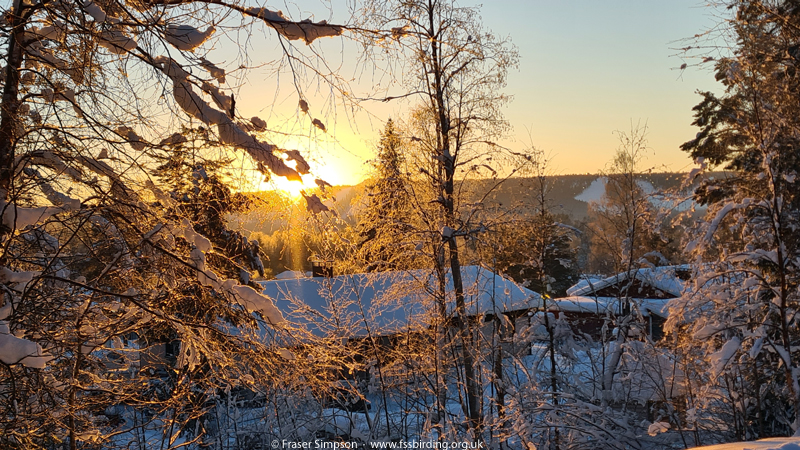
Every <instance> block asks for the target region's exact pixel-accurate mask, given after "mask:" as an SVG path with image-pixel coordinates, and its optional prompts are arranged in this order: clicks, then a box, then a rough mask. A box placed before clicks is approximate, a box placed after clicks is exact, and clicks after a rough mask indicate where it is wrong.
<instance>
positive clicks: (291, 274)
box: [275, 270, 311, 280]
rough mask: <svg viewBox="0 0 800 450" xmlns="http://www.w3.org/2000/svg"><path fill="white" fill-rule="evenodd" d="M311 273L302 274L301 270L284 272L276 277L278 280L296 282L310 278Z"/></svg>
mask: <svg viewBox="0 0 800 450" xmlns="http://www.w3.org/2000/svg"><path fill="white" fill-rule="evenodd" d="M310 276H311V272H301V271H299V270H284V271H283V272H281V273H279V274H277V275H275V279H276V280H294V279H296V278H306V277H310Z"/></svg>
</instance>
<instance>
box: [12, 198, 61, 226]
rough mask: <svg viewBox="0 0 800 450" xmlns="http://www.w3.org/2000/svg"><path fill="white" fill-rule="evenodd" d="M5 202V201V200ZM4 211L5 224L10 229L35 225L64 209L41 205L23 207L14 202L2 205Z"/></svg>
mask: <svg viewBox="0 0 800 450" xmlns="http://www.w3.org/2000/svg"><path fill="white" fill-rule="evenodd" d="M3 203H4V202H3ZM0 208H2V209H4V211H3V225H5V226H7V227H8V228H10V229H12V230H13V229H17V230H22V229H24V228H26V227H28V226H29V225H34V224H37V223H39V222H42V221H44V220H47V219H48V218H50V216H52V215H54V214H58V213H60V212H62V211H64V210H63V209H62V208H57V207H53V206H40V207H38V208H23V207H20V206H17V205H14V204H11V205H0Z"/></svg>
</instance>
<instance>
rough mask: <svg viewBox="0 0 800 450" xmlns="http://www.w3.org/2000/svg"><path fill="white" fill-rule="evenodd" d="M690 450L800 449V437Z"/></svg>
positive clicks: (732, 443) (735, 443)
mask: <svg viewBox="0 0 800 450" xmlns="http://www.w3.org/2000/svg"><path fill="white" fill-rule="evenodd" d="M689 450H800V437H782V438H781V437H777V438H768V439H761V440H758V441H748V442H731V443H728V444H716V445H706V446H703V447H693V448H691V449H689Z"/></svg>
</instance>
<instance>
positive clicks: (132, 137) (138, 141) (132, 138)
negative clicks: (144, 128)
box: [117, 126, 147, 151]
mask: <svg viewBox="0 0 800 450" xmlns="http://www.w3.org/2000/svg"><path fill="white" fill-rule="evenodd" d="M117 134H119V135H120V136H122V137H123V138H125V140H126V141H128V144H130V146H131V147H132V148H133V149H134V150H137V151H142V150H144V149H145V147H147V144H146V143H145V142H144V140H142V138H141V137H140V136H139V135H138V134H136V132H135V131H133V128H131V127H127V126H121V127H119V128H117Z"/></svg>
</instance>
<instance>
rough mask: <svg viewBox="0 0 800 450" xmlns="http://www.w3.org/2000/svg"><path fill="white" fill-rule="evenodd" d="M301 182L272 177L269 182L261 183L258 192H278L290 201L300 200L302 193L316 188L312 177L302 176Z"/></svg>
mask: <svg viewBox="0 0 800 450" xmlns="http://www.w3.org/2000/svg"><path fill="white" fill-rule="evenodd" d="M302 178H303V181H290V180H287V179H286V178H284V177H278V176H273V177H272V178H271V179H270V180H269V181H262V182H261V185H260V186H259V188H258V190H260V191H280V192H281V193H284V194H285V195H287V196H289V197H291V199H292V200H297V199H298V198H300V193H301V192H302V191H304V190H305V191H309V190H311V189H315V188H317V187H318V186H317V183H316V182H315V181H314V180H315V178H314V176H313V175H311V174H309V175H303V176H302Z"/></svg>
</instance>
